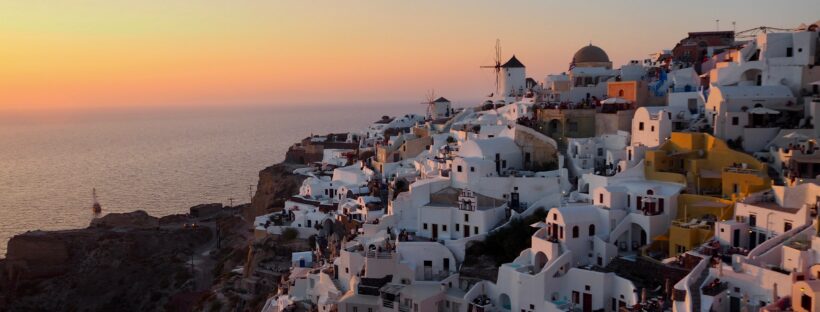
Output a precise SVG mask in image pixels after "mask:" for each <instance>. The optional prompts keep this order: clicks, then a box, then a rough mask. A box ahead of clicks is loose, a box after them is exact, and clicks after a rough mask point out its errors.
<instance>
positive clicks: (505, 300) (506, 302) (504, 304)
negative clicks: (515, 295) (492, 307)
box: [498, 294, 512, 310]
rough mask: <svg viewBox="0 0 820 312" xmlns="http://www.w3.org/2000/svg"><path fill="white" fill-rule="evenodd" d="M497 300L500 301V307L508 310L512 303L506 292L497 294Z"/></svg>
mask: <svg viewBox="0 0 820 312" xmlns="http://www.w3.org/2000/svg"><path fill="white" fill-rule="evenodd" d="M498 301H499V303H501V308H503V309H505V310H509V309H511V308H512V303H511V302H510V296H509V295H507V294H501V295H500V296H498Z"/></svg>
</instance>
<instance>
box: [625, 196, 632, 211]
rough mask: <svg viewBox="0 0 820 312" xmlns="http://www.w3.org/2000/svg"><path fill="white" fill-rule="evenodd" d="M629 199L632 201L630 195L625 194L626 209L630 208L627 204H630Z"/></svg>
mask: <svg viewBox="0 0 820 312" xmlns="http://www.w3.org/2000/svg"><path fill="white" fill-rule="evenodd" d="M631 201H632V195H629V194H626V208H627V209H628V208H630V207H629V206H630V205H631V203H630V202H631Z"/></svg>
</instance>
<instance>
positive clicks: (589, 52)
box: [573, 44, 609, 63]
mask: <svg viewBox="0 0 820 312" xmlns="http://www.w3.org/2000/svg"><path fill="white" fill-rule="evenodd" d="M573 59H574V60H575V63H606V62H609V56H608V55H606V52H604V49H601V48H599V47H596V46H594V45H592V44H590V45H588V46H585V47H583V48H581V49H580V50H578V52H575V55H574V56H573Z"/></svg>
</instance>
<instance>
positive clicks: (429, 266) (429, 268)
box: [424, 260, 433, 281]
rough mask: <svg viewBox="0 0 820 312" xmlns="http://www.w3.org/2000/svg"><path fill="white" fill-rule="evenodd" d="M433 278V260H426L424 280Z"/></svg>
mask: <svg viewBox="0 0 820 312" xmlns="http://www.w3.org/2000/svg"><path fill="white" fill-rule="evenodd" d="M431 279H433V261H428V260H424V280H426V281H429V280H431Z"/></svg>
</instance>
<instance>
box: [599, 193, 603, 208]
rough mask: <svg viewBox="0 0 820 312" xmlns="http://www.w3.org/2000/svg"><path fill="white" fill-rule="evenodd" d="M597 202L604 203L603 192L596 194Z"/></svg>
mask: <svg viewBox="0 0 820 312" xmlns="http://www.w3.org/2000/svg"><path fill="white" fill-rule="evenodd" d="M598 203H599V204H601V205H603V204H604V193H601V194H598Z"/></svg>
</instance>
